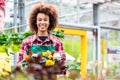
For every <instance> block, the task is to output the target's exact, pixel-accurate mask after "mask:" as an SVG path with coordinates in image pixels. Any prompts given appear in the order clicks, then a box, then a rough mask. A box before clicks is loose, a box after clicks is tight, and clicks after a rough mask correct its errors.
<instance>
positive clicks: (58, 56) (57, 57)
mask: <svg viewBox="0 0 120 80" xmlns="http://www.w3.org/2000/svg"><path fill="white" fill-rule="evenodd" d="M53 59H55V60H58V61H59V60H61V54H60V53H58V52H57V53H54V55H53Z"/></svg>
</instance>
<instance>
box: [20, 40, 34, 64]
mask: <svg viewBox="0 0 120 80" xmlns="http://www.w3.org/2000/svg"><path fill="white" fill-rule="evenodd" d="M31 44H32V42H31V40H30V39H29V38H27V39H25V40H23V42H22V44H21V47H20V52H19V55H18V63H19V62H20V61H21V60H23V57H24V54H26V53H27V51H28V49H29V48H30V45H31Z"/></svg>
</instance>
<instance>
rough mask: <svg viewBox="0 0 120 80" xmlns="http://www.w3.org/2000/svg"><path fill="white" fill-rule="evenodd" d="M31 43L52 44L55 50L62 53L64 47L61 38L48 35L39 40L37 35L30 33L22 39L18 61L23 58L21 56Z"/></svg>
mask: <svg viewBox="0 0 120 80" xmlns="http://www.w3.org/2000/svg"><path fill="white" fill-rule="evenodd" d="M32 44H35V45H51V44H53V45H54V49H55V51H58V52H62V53H64V48H63V44H62V42H61V40H60V39H59V38H57V37H56V36H53V35H51V34H50V35H49V36H48V37H47V38H46V39H45V40H44V41H42V40H40V39H39V37H38V36H37V35H32V36H29V37H27V38H26V39H25V40H23V42H22V44H21V48H20V52H19V60H18V62H20V61H21V60H22V59H23V56H24V54H25V53H27V51H28V49H29V48H30V47H31V46H32Z"/></svg>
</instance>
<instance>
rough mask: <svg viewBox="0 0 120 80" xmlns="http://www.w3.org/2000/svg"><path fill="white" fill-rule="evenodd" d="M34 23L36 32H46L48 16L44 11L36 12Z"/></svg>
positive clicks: (48, 22)
mask: <svg viewBox="0 0 120 80" xmlns="http://www.w3.org/2000/svg"><path fill="white" fill-rule="evenodd" d="M36 24H37V28H38V33H47V31H48V27H49V24H50V21H49V16H48V15H46V14H44V13H38V15H37V20H36Z"/></svg>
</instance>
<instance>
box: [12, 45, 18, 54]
mask: <svg viewBox="0 0 120 80" xmlns="http://www.w3.org/2000/svg"><path fill="white" fill-rule="evenodd" d="M19 49H20V44H12V45H11V50H12V51H13V52H18V51H19Z"/></svg>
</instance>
